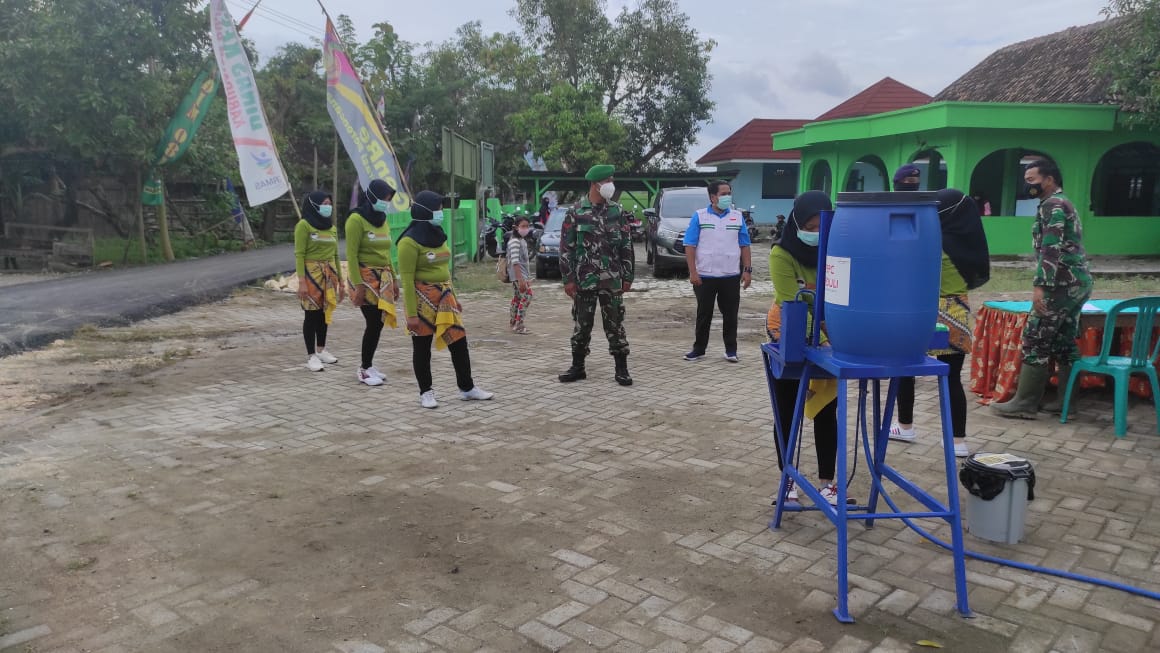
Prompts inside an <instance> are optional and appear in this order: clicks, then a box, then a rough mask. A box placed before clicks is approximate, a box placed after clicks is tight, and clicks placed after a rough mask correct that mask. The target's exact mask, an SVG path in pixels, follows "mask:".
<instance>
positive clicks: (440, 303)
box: [397, 190, 493, 408]
mask: <svg viewBox="0 0 1160 653" xmlns="http://www.w3.org/2000/svg"><path fill="white" fill-rule="evenodd" d="M442 223H443V196H442V195H440V194H439V193H436V192H433V191H429V190H425V191H422V192H420V193H419V194H418V195H416V196H415V199H414V202H413V203H412V204H411V224H410V225H408V226H407V228H406V229H405V230H403V234H402V235H401V236H399V241H398V243H397V244H398V247H399V277H400V278H401V279H402V284H401V290H402V295H403V306H404V308H405V310H406V314H407V331H408V332H410V334H411V349H412V352H411V363H412V365H413V367H414V369H415V380H416V381H417V382H418V383H419V404H420V405H421V406H423V407H424V408H435V407H437V406H438V405H439V403H438V402H437V401H436V400H435V390H434V389H433V387H432V382H431V343H432V341H434V343H435V347H437V348H439V349H447V350H448V351H450V352H451V363H452V365H454V366H455V382H456V385H458V386H459V396H460V398H462V399H464V400H481V399H491V398H492V396H493V395H492V393H490V392H487V391H486V390H482V389H480V388H478V387H476V385H475V381H473V380H472V378H471V356H470V355H469V354H468V352H467V331H466V330H464V328H463V320H462V318H461V317H460V310H461V308H460V305H459V300H457V299H456V298H455V290H454V289H453V288H452V287H451V268H450V265H449V264H450V262H451V248H449V247H448V246H447V234H446V233H444V232H443V228H442V226H440V225H441V224H442Z"/></svg>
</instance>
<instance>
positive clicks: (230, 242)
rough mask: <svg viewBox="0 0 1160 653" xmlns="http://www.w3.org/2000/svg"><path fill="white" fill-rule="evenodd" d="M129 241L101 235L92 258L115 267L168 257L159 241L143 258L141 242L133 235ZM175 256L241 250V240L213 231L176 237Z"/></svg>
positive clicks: (94, 246)
mask: <svg viewBox="0 0 1160 653" xmlns="http://www.w3.org/2000/svg"><path fill="white" fill-rule="evenodd" d="M127 242H128V251H126V246H125V245H126V241H125V240H123V239H121V238H98V239H97V240H96V242H94V243H93V258H94V260H96V261H97V262H98V263H101V262H104V261H108V262H110V263H112V264H113V265H114V266H119V265H122V264H126V265H140V264H142V263H161V262H163V261H164V260H165V256H164V255H163V254H162V253H161V245H160V244H159V243H150V244H149V247H148V248H146V257H145V259H144V260H142V259H141V244H140V243H139V242H138V241H137V239H136V237H135V236H134V237H133V238H131V239H130V240H129V241H127ZM171 245H172V246H173V256H174V258H176V259H178V260H181V259H188V258H203V257H206V256H214V255H216V254H222V253H225V252H238V251H241V249H242V242H241V241H240V240H235V239H230V238H218V237H216V236H214V235H213V234H203V235H201V236H197V237H192V238H191V237H174V238H172V239H171Z"/></svg>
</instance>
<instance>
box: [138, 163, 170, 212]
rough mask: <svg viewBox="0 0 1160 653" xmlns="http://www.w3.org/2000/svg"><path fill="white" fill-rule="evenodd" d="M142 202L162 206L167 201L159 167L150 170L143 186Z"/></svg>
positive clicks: (146, 204) (147, 204)
mask: <svg viewBox="0 0 1160 653" xmlns="http://www.w3.org/2000/svg"><path fill="white" fill-rule="evenodd" d="M141 203H142V204H144V205H145V206H161V205H162V204H163V203H165V186H164V182H162V181H161V173H160V171H159V170H158V169H157V168H152V169H150V170H149V178H148V179H146V180H145V184H144V186H142V188H141Z"/></svg>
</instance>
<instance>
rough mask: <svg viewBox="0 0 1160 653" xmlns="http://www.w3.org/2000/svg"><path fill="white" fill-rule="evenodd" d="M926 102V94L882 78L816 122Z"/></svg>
mask: <svg viewBox="0 0 1160 653" xmlns="http://www.w3.org/2000/svg"><path fill="white" fill-rule="evenodd" d="M928 102H930V96H929V95H927V94H926V93H923V92H922V91H919V90H917V89H914V88H911V87H909V86H907V85H906V84H903V83H902V82H900V81H898V80H896V79H894V78H893V77H883V78H882V79H881V80H879V81H877V82H875V83H874V84H872V85H870V86H869V87H867V88H866V90H864V91H862V92H861V93H859V94H857V95H855V96H854V97H852V98H850V99H849V100H846V101H845V102H843V103H841V104H839V105H838V106H836V107H834V108H833V109H830V110H829V111H827V112H825V113H823V114H822V115H820V116H818V117H817V122H822V121H823V120H838V119H839V118H857V117H858V116H869V115H873V114H875V113H884V112H886V111H895V110H897V109H909V108H910V107H917V106H920V105H923V104H926V103H928Z"/></svg>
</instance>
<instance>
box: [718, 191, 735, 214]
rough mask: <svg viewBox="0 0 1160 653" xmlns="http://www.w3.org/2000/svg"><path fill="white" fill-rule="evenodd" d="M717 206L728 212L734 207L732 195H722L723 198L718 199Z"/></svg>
mask: <svg viewBox="0 0 1160 653" xmlns="http://www.w3.org/2000/svg"><path fill="white" fill-rule="evenodd" d="M717 206H718V207H720V209H721V210H722V211H728V210H729V209H730V208H732V206H733V196H732V195H722V196H720V197H718V198H717Z"/></svg>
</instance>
